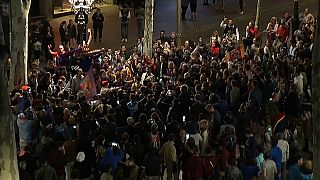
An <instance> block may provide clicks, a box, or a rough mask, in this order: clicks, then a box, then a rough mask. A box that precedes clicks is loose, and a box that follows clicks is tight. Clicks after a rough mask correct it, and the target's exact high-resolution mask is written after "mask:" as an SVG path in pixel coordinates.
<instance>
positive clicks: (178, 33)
mask: <svg viewBox="0 0 320 180" xmlns="http://www.w3.org/2000/svg"><path fill="white" fill-rule="evenodd" d="M177 46H181V0H177Z"/></svg>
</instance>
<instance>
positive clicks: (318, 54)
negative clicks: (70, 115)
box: [312, 1, 320, 179]
mask: <svg viewBox="0 0 320 180" xmlns="http://www.w3.org/2000/svg"><path fill="white" fill-rule="evenodd" d="M319 18H320V2H319V1H318V17H317V19H318V21H317V24H316V27H317V31H316V36H315V38H316V39H315V41H314V47H313V48H312V49H313V56H312V125H313V163H314V164H313V165H314V166H313V169H314V171H313V179H320V171H319V169H320V151H319V149H320V137H319V132H320V112H319V107H320V86H319V82H320V59H319V58H320V51H319V49H320V42H319V41H320V21H319Z"/></svg>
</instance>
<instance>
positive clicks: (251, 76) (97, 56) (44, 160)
mask: <svg viewBox="0 0 320 180" xmlns="http://www.w3.org/2000/svg"><path fill="white" fill-rule="evenodd" d="M291 21H292V18H291V17H290V16H289V15H288V13H284V16H283V17H280V18H276V17H272V18H271V20H270V23H269V24H268V26H267V27H266V30H264V31H263V32H260V31H259V29H258V28H257V27H255V26H254V23H253V22H249V23H248V26H247V28H246V31H245V32H243V33H242V32H239V30H238V28H237V26H236V25H235V24H234V23H233V21H232V19H227V18H225V19H224V20H223V21H222V22H221V25H220V27H221V30H222V32H223V33H219V31H220V30H217V31H215V32H214V33H213V35H212V37H211V38H210V40H209V43H208V44H206V43H205V42H204V39H203V38H202V37H199V39H198V40H195V41H193V40H187V41H185V43H184V44H183V45H181V46H178V45H177V42H176V34H175V33H172V34H171V35H170V36H166V33H165V31H162V32H161V34H160V37H159V38H158V39H157V40H156V41H155V42H154V44H153V51H152V55H146V54H143V52H142V50H143V43H142V41H141V39H138V40H137V44H136V45H135V46H134V47H133V48H128V47H126V45H123V46H122V47H121V48H120V49H119V50H113V49H106V50H104V49H102V50H98V51H94V50H93V51H92V50H91V51H90V43H89V42H86V43H84V46H82V47H80V48H76V47H74V48H71V49H70V48H68V46H69V47H70V44H76V43H77V42H76V40H75V39H76V36H77V28H76V27H75V25H74V24H73V22H72V20H70V21H69V25H66V23H63V28H67V29H71V30H72V31H71V32H72V33H71V34H72V36H70V37H72V38H71V39H69V40H70V41H69V40H68V41H61V45H59V50H58V52H53V47H54V40H53V36H54V35H53V33H52V28H51V26H50V23H49V22H48V21H43V22H42V23H41V25H40V26H37V25H36V24H32V26H31V28H30V33H29V44H30V47H31V48H30V52H29V54H30V55H29V60H30V63H29V77H28V78H29V81H28V82H29V84H28V85H24V86H22V87H21V86H17V87H16V89H14V90H13V91H12V93H11V95H10V98H11V105H12V107H13V113H14V114H15V117H16V122H17V123H16V134H17V135H16V137H19V138H17V147H18V149H19V157H18V162H19V171H20V179H23V180H30V179H36V180H57V179H58V180H62V179H82V180H88V179H100V180H110V179H116V180H126V179H128V180H138V179H139V180H140V179H150V180H156V179H168V180H171V179H179V178H180V179H181V178H182V179H185V180H199V179H204V180H206V179H214V180H218V179H225V180H242V179H244V180H253V179H259V178H261V179H266V180H273V179H275V180H280V179H281V180H285V179H290V180H300V179H303V180H307V179H312V172H313V169H312V158H309V159H303V157H304V156H302V155H304V153H307V152H309V151H310V149H311V148H310V147H311V146H312V144H311V143H310V142H311V140H312V128H311V127H312V124H311V105H310V100H311V99H310V97H311V91H310V87H311V69H312V66H311V57H312V47H313V43H314V36H315V18H314V17H313V16H312V15H311V13H310V12H309V11H308V9H306V10H305V12H304V13H302V14H301V16H300V19H299V21H300V28H299V29H297V30H296V31H294V33H293V34H292V35H291V36H290V31H291V30H292V29H290V28H291V26H290V23H291ZM262 33H266V34H267V36H266V37H267V39H262V37H263V36H262V35H261V34H262ZM220 34H221V35H220ZM89 36H91V31H89ZM95 37H96V36H95ZM90 39H91V37H89V40H90ZM99 39H100V38H99ZM61 40H63V38H62V37H61ZM123 41H125V38H124V40H123ZM262 42H265V43H263V44H262ZM81 44H82V43H81ZM48 47H49V49H48ZM31 60H34V61H31ZM301 146H303V148H301ZM301 149H302V150H301Z"/></svg>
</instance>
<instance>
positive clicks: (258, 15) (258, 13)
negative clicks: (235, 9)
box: [254, 0, 261, 27]
mask: <svg viewBox="0 0 320 180" xmlns="http://www.w3.org/2000/svg"><path fill="white" fill-rule="evenodd" d="M260 14H261V0H257V12H256V21H255V22H254V25H255V26H258V27H259V21H260Z"/></svg>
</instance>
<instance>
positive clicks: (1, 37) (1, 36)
mask: <svg viewBox="0 0 320 180" xmlns="http://www.w3.org/2000/svg"><path fill="white" fill-rule="evenodd" d="M0 44H5V42H4V33H3V28H2V20H1V16H0Z"/></svg>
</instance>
